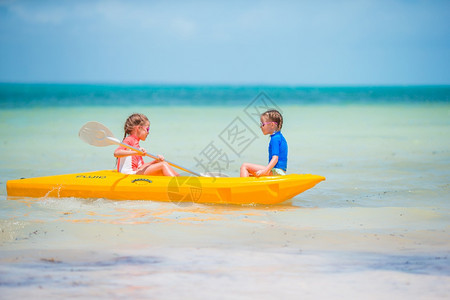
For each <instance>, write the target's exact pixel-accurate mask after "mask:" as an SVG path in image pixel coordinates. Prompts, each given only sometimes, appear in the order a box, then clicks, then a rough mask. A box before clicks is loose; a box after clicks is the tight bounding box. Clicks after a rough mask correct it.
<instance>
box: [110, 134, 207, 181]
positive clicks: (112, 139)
mask: <svg viewBox="0 0 450 300" xmlns="http://www.w3.org/2000/svg"><path fill="white" fill-rule="evenodd" d="M106 138H107V139H108V140H110V141H111V142H113V143H114V144H118V145H121V146H123V147H125V148H128V149H130V150H133V151H136V152H139V153H143V152H142V151H141V150H139V149H138V148H136V147H133V146H130V145H127V144H125V143H122V142H120V141H119V140H118V139H116V138H114V137H110V136H108V137H106ZM145 155H146V156H148V157H151V158H154V159H158V157H157V156H156V155H153V154H151V153H145ZM164 161H165V162H167V163H168V164H169V165H171V166H172V167H175V168H178V169H180V170H183V171H185V172H188V173H191V174H193V175H195V176H201V175H200V174H198V173H197V172H194V171H191V170H189V169H187V168H185V167H182V166H180V165H177V164H174V163H173V162H170V161H168V160H164Z"/></svg>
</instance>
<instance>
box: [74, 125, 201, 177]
mask: <svg viewBox="0 0 450 300" xmlns="http://www.w3.org/2000/svg"><path fill="white" fill-rule="evenodd" d="M78 136H79V137H80V139H82V140H83V141H85V142H86V143H88V144H90V145H93V146H97V147H105V146H111V145H120V146H123V147H125V148H128V149H131V150H134V151H136V152H139V153H142V151H140V150H139V149H137V148H135V147H133V146H130V145H127V144H124V143H122V142H120V141H119V140H118V139H116V138H115V137H114V135H113V134H112V132H111V131H110V130H109V129H108V128H107V127H106V126H105V125H103V124H101V123H98V122H87V123H86V124H84V125H83V127H81V129H80V132H79V133H78ZM145 155H147V156H149V157H151V158H154V159H158V157H156V156H155V155H153V154H150V153H145ZM165 161H166V162H167V163H168V164H169V165H171V166H173V167H176V168H178V169H180V170H183V171H185V172H188V173H191V174H194V175H195V176H201V175H200V174H198V173H196V172H194V171H191V170H189V169H187V168H185V167H182V166H179V165H177V164H174V163H172V162H170V161H168V160H165Z"/></svg>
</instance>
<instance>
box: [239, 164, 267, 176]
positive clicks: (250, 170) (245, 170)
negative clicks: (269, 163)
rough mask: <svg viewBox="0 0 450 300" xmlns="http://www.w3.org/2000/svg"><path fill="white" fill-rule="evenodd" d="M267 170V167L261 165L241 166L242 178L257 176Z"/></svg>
mask: <svg viewBox="0 0 450 300" xmlns="http://www.w3.org/2000/svg"><path fill="white" fill-rule="evenodd" d="M265 168H266V167H265V166H261V165H256V164H250V163H243V164H242V166H241V177H248V176H250V174H251V175H253V176H255V174H256V172H257V171H259V170H264V169H265Z"/></svg>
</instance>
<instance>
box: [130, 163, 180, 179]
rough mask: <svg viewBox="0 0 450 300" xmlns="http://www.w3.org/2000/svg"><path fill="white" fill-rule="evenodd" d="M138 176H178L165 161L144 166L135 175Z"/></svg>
mask: <svg viewBox="0 0 450 300" xmlns="http://www.w3.org/2000/svg"><path fill="white" fill-rule="evenodd" d="M136 174H139V175H159V176H161V175H163V176H179V174H178V173H177V172H175V170H174V169H172V167H171V166H170V165H169V164H168V163H167V162H165V161H163V162H159V163H155V164H145V165H143V166H142V167H141V169H140V170H139V171H138V172H137V173H136Z"/></svg>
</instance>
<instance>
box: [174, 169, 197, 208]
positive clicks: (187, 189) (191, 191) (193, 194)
mask: <svg viewBox="0 0 450 300" xmlns="http://www.w3.org/2000/svg"><path fill="white" fill-rule="evenodd" d="M167 194H168V196H169V199H170V201H171V202H173V203H175V204H177V205H190V204H192V203H193V202H196V201H197V200H198V199H200V196H201V195H202V184H201V182H200V180H199V179H198V178H197V177H177V176H176V177H173V178H172V179H171V180H170V181H169V185H168V187H167Z"/></svg>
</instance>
